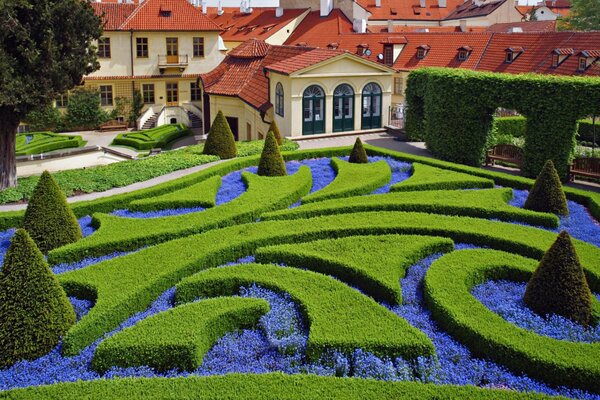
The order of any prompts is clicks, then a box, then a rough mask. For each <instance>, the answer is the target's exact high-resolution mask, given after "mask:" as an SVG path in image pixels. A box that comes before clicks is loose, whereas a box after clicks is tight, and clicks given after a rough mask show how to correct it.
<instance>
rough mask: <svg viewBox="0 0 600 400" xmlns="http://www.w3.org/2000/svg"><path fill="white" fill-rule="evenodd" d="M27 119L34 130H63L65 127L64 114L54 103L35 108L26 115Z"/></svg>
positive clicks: (30, 127)
mask: <svg viewBox="0 0 600 400" xmlns="http://www.w3.org/2000/svg"><path fill="white" fill-rule="evenodd" d="M25 121H26V122H27V124H28V125H29V129H30V130H32V131H53V132H61V131H62V130H64V128H65V126H64V125H65V123H64V120H63V116H62V114H61V113H60V111H58V108H56V107H54V105H53V104H48V105H45V106H43V107H38V108H34V109H33V110H31V111H30V112H29V113H28V114H27V115H26V116H25Z"/></svg>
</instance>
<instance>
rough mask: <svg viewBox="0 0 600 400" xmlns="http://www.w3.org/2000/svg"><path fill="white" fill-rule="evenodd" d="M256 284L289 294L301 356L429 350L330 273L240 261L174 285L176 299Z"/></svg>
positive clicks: (417, 335)
mask: <svg viewBox="0 0 600 400" xmlns="http://www.w3.org/2000/svg"><path fill="white" fill-rule="evenodd" d="M253 283H256V284H258V285H260V286H263V287H266V288H268V289H271V290H275V291H278V292H283V293H288V294H289V295H290V296H291V298H292V299H293V300H294V301H295V302H297V303H298V305H299V308H300V311H301V312H302V314H304V318H305V321H307V323H308V342H307V345H306V356H307V357H308V358H309V359H310V360H317V359H318V358H319V357H320V356H321V355H322V354H323V352H325V351H327V350H330V349H336V350H339V351H341V352H343V353H346V354H348V355H350V354H352V352H353V351H354V350H355V349H359V348H360V349H364V350H366V351H370V352H373V353H374V354H377V355H380V356H389V357H391V358H392V359H395V358H396V357H403V358H405V359H407V360H413V359H416V358H417V357H419V356H429V355H433V354H434V352H435V350H434V348H433V343H431V340H430V339H429V338H428V337H427V336H426V335H425V334H424V333H423V332H421V331H420V330H418V329H417V328H415V327H413V326H411V325H410V324H409V323H408V322H407V321H406V320H405V319H403V318H399V317H398V316H397V315H396V314H394V313H393V312H391V311H390V310H388V309H387V308H385V307H383V306H381V305H379V304H377V303H376V302H375V301H374V300H373V299H371V298H370V297H366V296H363V295H362V294H361V293H359V292H357V291H356V290H354V289H352V288H351V287H349V286H347V285H345V284H343V283H341V282H340V281H338V280H336V279H333V278H331V277H329V276H326V275H323V274H318V273H316V272H312V271H304V270H301V269H296V268H281V267H280V266H277V265H266V264H243V265H233V266H229V267H222V268H212V269H209V270H206V271H202V272H200V273H198V274H196V275H194V276H191V277H189V278H187V279H184V280H183V281H181V282H180V283H179V284H177V286H176V287H177V292H176V299H177V302H189V301H193V300H194V299H196V298H198V297H215V296H230V295H234V294H237V293H238V290H239V288H240V287H241V286H247V285H251V284H253Z"/></svg>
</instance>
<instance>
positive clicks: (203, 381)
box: [0, 373, 556, 400]
mask: <svg viewBox="0 0 600 400" xmlns="http://www.w3.org/2000/svg"><path fill="white" fill-rule="evenodd" d="M32 398H35V399H48V400H50V399H54V400H81V399H83V398H86V399H94V400H131V399H139V398H144V399H155V400H158V399H161V400H180V399H190V400H191V399H197V400H207V399H212V400H226V399H227V400H231V399H236V400H281V399H287V400H309V399H345V400H381V399H398V400H400V399H406V400H421V399H422V400H432V399H446V400H454V399H457V400H458V399H480V400H504V399H506V400H542V399H556V397H550V396H545V395H541V394H536V393H520V392H516V391H513V390H503V389H482V388H477V387H473V386H453V385H433V384H423V383H418V382H381V381H375V380H371V379H358V378H333V377H323V376H317V375H284V374H281V373H274V374H262V375H251V374H228V375H224V376H209V377H198V376H190V377H186V378H152V379H150V378H126V379H113V380H97V381H91V382H85V381H79V382H73V383H59V384H56V385H52V386H38V387H29V388H26V389H15V390H11V391H8V392H2V393H0V399H12V400H30V399H32Z"/></svg>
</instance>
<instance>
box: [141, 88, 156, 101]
mask: <svg viewBox="0 0 600 400" xmlns="http://www.w3.org/2000/svg"><path fill="white" fill-rule="evenodd" d="M147 95H148V98H146V96H147ZM150 95H151V96H152V98H151V99H152V101H150V97H149V96H150ZM147 100H148V101H147ZM142 101H143V103H144V104H155V103H156V87H155V85H154V83H142Z"/></svg>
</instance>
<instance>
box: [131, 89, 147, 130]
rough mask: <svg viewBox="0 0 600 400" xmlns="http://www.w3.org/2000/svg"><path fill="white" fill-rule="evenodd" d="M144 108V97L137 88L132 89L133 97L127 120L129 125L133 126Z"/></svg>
mask: <svg viewBox="0 0 600 400" xmlns="http://www.w3.org/2000/svg"><path fill="white" fill-rule="evenodd" d="M143 108H144V99H143V98H142V93H141V92H140V91H139V89H135V90H134V91H133V98H132V99H131V109H130V111H129V116H128V118H127V120H128V121H129V126H133V127H135V124H136V123H137V120H138V119H139V118H140V117H141V116H142V109H143Z"/></svg>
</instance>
